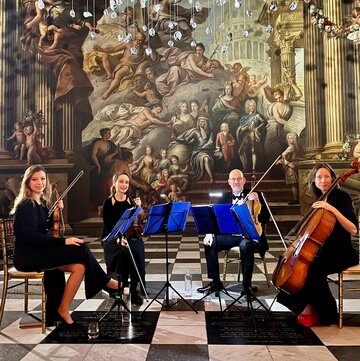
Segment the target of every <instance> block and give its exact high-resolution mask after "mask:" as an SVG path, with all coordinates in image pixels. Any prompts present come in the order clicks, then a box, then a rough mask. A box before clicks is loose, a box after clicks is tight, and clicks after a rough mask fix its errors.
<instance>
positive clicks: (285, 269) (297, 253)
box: [272, 162, 359, 294]
mask: <svg viewBox="0 0 360 361" xmlns="http://www.w3.org/2000/svg"><path fill="white" fill-rule="evenodd" d="M351 167H352V168H353V169H351V170H347V171H346V172H344V173H343V174H341V175H340V176H339V177H338V178H336V179H335V181H334V182H333V183H332V184H331V186H330V187H329V189H328V190H327V191H326V192H325V193H324V194H323V195H322V196H321V197H320V198H319V199H318V200H319V201H322V200H324V199H326V197H327V196H328V195H329V194H330V192H331V191H332V190H333V189H334V188H335V187H336V186H337V184H338V183H339V182H340V181H342V182H345V181H346V180H347V178H348V177H350V176H351V175H353V174H355V173H358V172H359V163H358V162H352V163H351ZM335 223H336V217H335V215H334V214H333V213H331V212H329V211H327V210H325V209H323V208H317V209H313V208H311V209H310V210H309V211H308V212H307V213H306V214H305V216H304V217H303V219H302V220H301V221H300V222H298V223H297V224H296V226H295V227H294V229H293V230H291V231H290V232H289V234H292V233H293V232H298V233H297V235H296V237H295V240H294V242H293V243H292V244H291V245H290V246H289V247H288V249H287V250H286V251H285V253H284V255H283V256H281V257H280V259H279V262H278V264H277V266H276V268H275V270H274V273H273V277H272V281H273V284H274V286H275V287H277V288H279V289H281V290H283V291H285V292H287V293H289V294H296V293H297V292H299V291H300V289H301V288H302V287H303V285H304V283H305V281H306V279H307V275H308V269H309V267H310V265H311V263H312V262H313V260H314V258H315V255H316V253H317V251H318V250H319V248H320V247H321V246H322V245H323V244H324V243H325V241H326V240H327V238H328V237H329V235H330V234H331V232H332V230H333V228H334V226H335Z"/></svg>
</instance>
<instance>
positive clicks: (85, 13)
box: [83, 11, 92, 19]
mask: <svg viewBox="0 0 360 361" xmlns="http://www.w3.org/2000/svg"><path fill="white" fill-rule="evenodd" d="M83 17H84V18H85V19H86V18H91V17H92V14H91V12H89V11H84V12H83Z"/></svg>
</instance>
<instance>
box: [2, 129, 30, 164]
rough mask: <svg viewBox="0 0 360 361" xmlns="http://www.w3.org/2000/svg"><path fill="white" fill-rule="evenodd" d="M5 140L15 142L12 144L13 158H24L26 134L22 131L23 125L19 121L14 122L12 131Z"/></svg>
mask: <svg viewBox="0 0 360 361" xmlns="http://www.w3.org/2000/svg"><path fill="white" fill-rule="evenodd" d="M6 140H13V141H15V144H14V154H15V159H20V160H23V159H25V152H26V135H25V133H24V129H23V125H22V123H21V122H15V123H14V132H13V134H12V135H11V136H10V137H9V138H7V139H6Z"/></svg>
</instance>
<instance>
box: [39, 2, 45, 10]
mask: <svg viewBox="0 0 360 361" xmlns="http://www.w3.org/2000/svg"><path fill="white" fill-rule="evenodd" d="M38 7H39V9H40V10H42V9H44V8H45V4H44V1H43V0H39V1H38Z"/></svg>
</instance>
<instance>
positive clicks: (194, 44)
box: [190, 40, 197, 48]
mask: <svg viewBox="0 0 360 361" xmlns="http://www.w3.org/2000/svg"><path fill="white" fill-rule="evenodd" d="M196 44H197V42H196V41H195V40H193V41H192V42H191V43H190V46H191V47H192V48H195V47H196Z"/></svg>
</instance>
